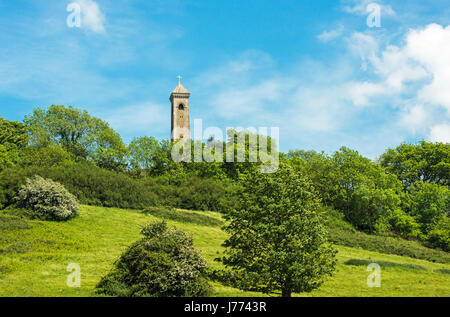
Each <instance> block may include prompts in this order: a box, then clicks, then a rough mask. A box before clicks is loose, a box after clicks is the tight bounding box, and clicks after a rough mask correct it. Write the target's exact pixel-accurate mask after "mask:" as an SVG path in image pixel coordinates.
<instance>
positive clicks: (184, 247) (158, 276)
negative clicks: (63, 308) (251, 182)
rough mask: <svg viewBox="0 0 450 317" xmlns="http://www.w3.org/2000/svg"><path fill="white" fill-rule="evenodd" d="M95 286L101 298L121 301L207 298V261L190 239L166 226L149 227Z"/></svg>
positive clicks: (151, 224)
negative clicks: (139, 298)
mask: <svg viewBox="0 0 450 317" xmlns="http://www.w3.org/2000/svg"><path fill="white" fill-rule="evenodd" d="M141 233H142V235H143V236H144V238H143V239H141V240H140V241H138V242H136V243H134V244H133V245H131V246H130V247H129V248H128V249H127V250H126V251H125V252H124V253H123V254H122V256H121V257H120V258H119V260H118V261H117V262H116V264H115V267H114V269H113V270H112V271H111V272H110V273H109V274H107V275H106V276H105V277H103V278H102V279H101V280H100V282H99V284H98V285H97V291H98V293H100V294H106V295H111V296H121V297H144V296H152V297H193V296H206V295H208V294H209V293H210V290H211V289H210V286H209V284H208V282H207V280H206V269H207V265H206V261H205V260H204V259H203V258H202V257H201V255H200V253H199V252H198V251H196V250H195V249H194V243H193V239H192V237H190V236H188V235H187V234H186V233H184V232H183V231H181V230H177V229H176V228H168V227H167V224H166V223H165V222H157V223H150V224H149V225H148V226H146V227H144V228H143V229H142V231H141Z"/></svg>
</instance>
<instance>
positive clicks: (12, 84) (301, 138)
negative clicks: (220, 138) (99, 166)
mask: <svg viewBox="0 0 450 317" xmlns="http://www.w3.org/2000/svg"><path fill="white" fill-rule="evenodd" d="M72 2H76V3H78V4H79V5H80V8H81V24H80V27H79V28H78V27H72V28H71V27H68V25H67V22H66V20H67V17H68V15H69V14H70V12H67V11H66V8H67V5H69V4H70V3H72ZM372 3H375V4H378V5H379V8H380V18H381V26H380V27H369V25H368V24H367V17H368V16H369V15H370V14H371V12H372V11H370V12H367V10H366V9H367V6H368V5H370V4H372ZM449 25H450V6H449V3H448V0H428V1H422V0H420V1H415V0H413V1H407V2H405V1H397V0H392V1H387V0H385V1H367V0H346V1H344V0H342V1H336V0H335V1H299V0H295V1H294V0H292V1H287V0H280V1H274V0H272V1H266V0H258V1H256V0H239V1H235V0H222V1H216V0H202V1H188V0H185V1H181V0H145V1H138V0H116V1H112V0H95V1H94V0H73V1H61V0H58V1H56V0H54V1H53V0H14V1H12V0H0V43H1V44H0V116H2V117H4V118H6V119H9V120H19V121H21V120H23V117H24V115H26V114H29V113H31V111H32V109H33V108H34V107H37V106H40V107H47V106H49V105H51V104H64V105H72V106H74V107H78V108H82V109H86V110H88V111H89V112H90V113H91V114H93V115H95V116H98V117H100V118H102V119H105V120H107V121H108V122H110V124H111V126H112V127H113V128H115V129H116V130H117V131H118V132H120V133H121V135H122V136H123V138H124V140H125V141H129V140H131V138H133V137H135V136H136V137H137V136H144V135H151V136H155V137H157V138H169V136H170V102H169V99H168V98H169V95H170V92H171V91H172V90H173V89H174V88H175V86H176V84H177V79H176V76H177V75H178V74H181V75H182V76H183V79H182V82H183V85H184V86H185V87H186V88H187V89H188V90H190V92H191V101H190V111H191V124H192V123H193V120H194V119H202V120H203V127H208V126H217V127H219V128H221V129H225V128H227V127H244V128H246V127H250V126H252V127H279V128H280V140H279V142H280V148H281V150H283V151H287V150H289V149H315V150H318V151H321V150H324V151H326V152H332V151H335V150H337V149H338V148H339V147H341V146H343V145H345V146H348V147H351V148H354V149H357V150H359V151H360V152H361V153H362V154H364V155H366V156H369V157H371V158H375V157H377V156H378V155H380V154H381V153H383V151H384V150H385V149H386V148H387V147H392V146H396V145H398V144H400V143H401V142H415V141H418V140H421V139H425V140H431V141H441V142H450V26H449Z"/></svg>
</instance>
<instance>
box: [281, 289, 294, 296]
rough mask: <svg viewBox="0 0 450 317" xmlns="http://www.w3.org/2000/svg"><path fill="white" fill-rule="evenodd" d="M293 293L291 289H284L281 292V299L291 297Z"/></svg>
mask: <svg viewBox="0 0 450 317" xmlns="http://www.w3.org/2000/svg"><path fill="white" fill-rule="evenodd" d="M291 294H292V291H291V289H290V288H283V289H282V290H281V297H291Z"/></svg>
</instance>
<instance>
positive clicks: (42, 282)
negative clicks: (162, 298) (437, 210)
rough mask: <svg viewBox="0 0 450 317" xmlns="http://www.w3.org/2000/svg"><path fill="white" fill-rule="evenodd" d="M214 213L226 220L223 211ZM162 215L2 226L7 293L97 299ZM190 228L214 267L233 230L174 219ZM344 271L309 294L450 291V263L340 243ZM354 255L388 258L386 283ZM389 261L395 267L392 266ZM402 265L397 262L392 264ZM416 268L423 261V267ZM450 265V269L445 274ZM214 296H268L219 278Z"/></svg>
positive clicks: (107, 213)
mask: <svg viewBox="0 0 450 317" xmlns="http://www.w3.org/2000/svg"><path fill="white" fill-rule="evenodd" d="M208 215H210V216H213V217H217V218H219V217H220V215H219V214H216V213H208ZM155 219H156V218H155V217H153V216H150V215H144V214H142V213H140V212H139V211H133V210H123V209H114V208H109V209H108V208H101V207H90V206H83V207H82V210H81V216H80V217H78V218H76V219H73V220H71V221H69V222H66V223H55V222H42V221H31V223H32V226H31V228H30V229H17V230H6V231H5V230H4V231H0V296H93V295H95V293H94V286H95V285H96V283H97V282H98V281H99V279H100V277H101V276H102V275H104V274H105V273H106V272H107V271H108V270H109V269H110V268H111V267H112V264H113V262H114V260H115V259H117V257H118V256H119V255H120V254H121V252H122V251H123V250H124V249H125V248H126V247H127V246H128V245H130V244H131V243H132V242H133V241H135V240H137V239H139V231H140V228H141V227H142V226H143V225H145V224H146V223H148V222H149V221H151V220H155ZM168 223H169V224H172V225H176V226H177V227H178V228H180V229H182V230H185V231H186V232H190V233H191V234H193V236H194V240H195V244H196V247H197V248H199V249H200V250H201V251H202V253H203V255H204V256H205V258H206V259H207V261H208V262H209V263H210V265H211V266H213V267H219V266H220V264H219V263H217V262H215V261H214V258H215V257H217V253H218V251H220V250H221V246H220V245H221V243H222V241H223V240H224V239H225V237H226V235H225V233H224V232H222V231H221V230H220V228H218V227H208V226H202V225H196V224H189V223H180V222H174V221H168ZM338 249H339V253H338V260H339V264H338V268H337V272H336V273H335V274H334V276H333V277H332V278H330V279H329V280H328V281H327V282H326V283H325V284H324V285H322V287H320V288H319V289H318V290H316V291H313V292H312V293H309V294H301V295H304V296H450V275H449V272H450V271H449V270H450V265H449V264H439V263H431V262H427V261H424V260H417V259H411V258H407V257H400V256H395V255H386V254H380V253H376V252H371V251H366V250H361V249H355V248H349V247H338ZM352 259H359V260H369V261H370V262H377V261H384V262H389V263H391V265H389V266H387V267H386V266H385V267H383V265H382V268H383V269H382V275H381V277H382V284H381V288H369V287H367V285H366V278H367V276H368V274H369V272H367V271H366V265H359V266H358V265H347V264H345V263H344V262H346V261H348V260H352ZM69 263H78V264H80V266H81V273H82V284H81V288H69V287H67V286H66V278H67V276H68V274H69V272H67V271H66V267H67V265H68V264H69ZM389 263H388V264H389ZM392 263H393V264H397V265H396V266H393V264H392ZM408 264H409V265H411V264H412V265H415V266H416V267H417V266H420V267H421V268H422V269H417V268H412V267H411V266H408ZM439 269H446V270H447V271H446V272H439V271H437V270H439ZM214 288H215V294H214V295H215V296H261V295H262V294H260V293H253V292H243V291H239V290H236V289H233V288H230V287H226V286H223V285H220V284H218V283H214Z"/></svg>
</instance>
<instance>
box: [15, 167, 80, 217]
mask: <svg viewBox="0 0 450 317" xmlns="http://www.w3.org/2000/svg"><path fill="white" fill-rule="evenodd" d="M16 201H17V205H18V206H19V207H21V208H24V209H27V210H32V211H33V214H32V215H33V216H34V217H36V218H39V219H43V220H68V219H71V218H73V217H75V216H76V215H77V213H78V209H79V208H80V206H79V204H78V201H77V199H76V198H75V196H73V195H72V194H71V193H69V192H68V191H67V190H66V189H65V188H64V186H63V185H61V184H59V183H57V182H54V181H52V180H51V179H44V178H42V177H40V176H38V175H35V176H34V177H33V178H32V179H27V181H26V184H25V185H23V186H22V187H21V188H20V190H19V193H18V195H17V197H16Z"/></svg>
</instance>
